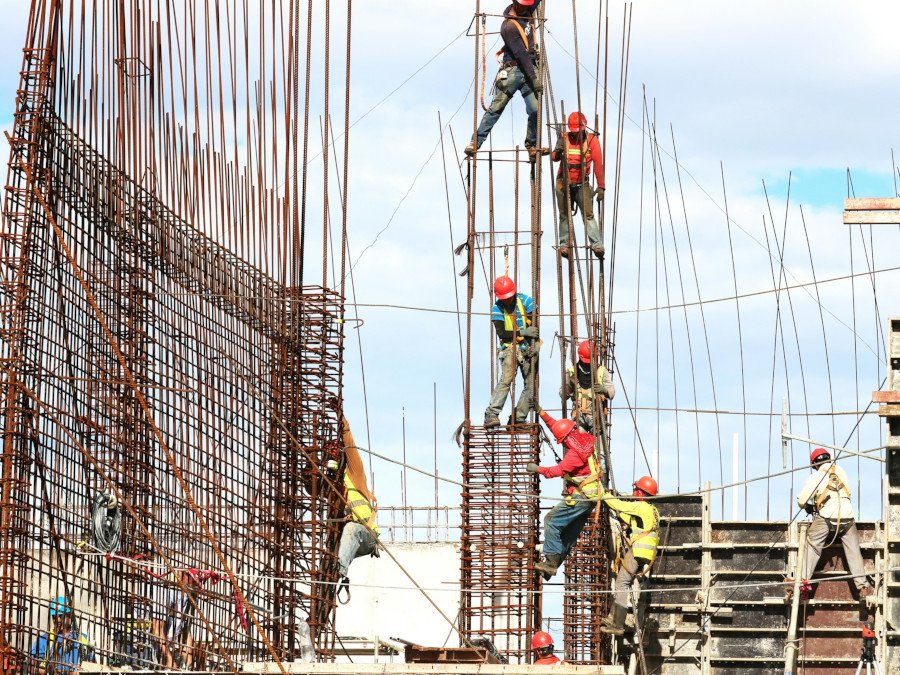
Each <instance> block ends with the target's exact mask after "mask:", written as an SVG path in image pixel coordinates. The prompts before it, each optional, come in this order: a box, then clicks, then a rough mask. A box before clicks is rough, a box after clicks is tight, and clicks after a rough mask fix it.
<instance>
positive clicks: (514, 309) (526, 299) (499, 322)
mask: <svg viewBox="0 0 900 675" xmlns="http://www.w3.org/2000/svg"><path fill="white" fill-rule="evenodd" d="M510 299H511V300H513V301H514V302H513V303H512V305H510V304H502V303H501V302H495V303H494V306H493V307H491V321H492V322H493V324H494V328H495V329H496V331H497V337H498V338H500V342H501V343H502V344H504V345H506V344H509V343H510V342H512V339H513V331H512V325H511V323H512V320H515V322H516V326H517V330H518V332H519V333H521V332H522V329H523V328H525V327H526V326H527V325H529V324H530V323H531V322H532V314H533V313H534V310H535V308H536V305H535V304H534V300H532V299H531V297H530V296H528V295H525V294H524V293H516V297H515V298H510ZM520 302H521V303H522V306H521V307H519V303H520ZM522 309H524V310H525V314H524V316H523V314H522V311H521V310H522ZM507 317H508V318H509V319H510V321H507Z"/></svg>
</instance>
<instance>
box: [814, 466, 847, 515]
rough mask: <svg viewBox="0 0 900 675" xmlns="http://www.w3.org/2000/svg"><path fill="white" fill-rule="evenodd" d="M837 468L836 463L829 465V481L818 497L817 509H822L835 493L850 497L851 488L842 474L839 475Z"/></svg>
mask: <svg viewBox="0 0 900 675" xmlns="http://www.w3.org/2000/svg"><path fill="white" fill-rule="evenodd" d="M836 468H837V467H835V465H834V464H832V465H831V466H830V467H828V483H827V484H826V485H825V489H824V490H822V492H821V493H820V494H819V496H818V497H816V511H820V510H821V509H822V507H823V506H824V505H825V502H827V501H828V500H829V499H831V497H833V496H834V495H838V496H841V495H843V496H844V497H846V498H847V499H849V498H850V490H848V489H847V486H846V485H844V482H843V481H842V480H841V478H840V476H838V475H837V470H836Z"/></svg>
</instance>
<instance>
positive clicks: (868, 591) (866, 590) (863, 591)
mask: <svg viewBox="0 0 900 675" xmlns="http://www.w3.org/2000/svg"><path fill="white" fill-rule="evenodd" d="M856 592H857V593H858V594H859V599H860V600H865V599H866V598H869V597H871V596H873V595H875V589H874V588H873V587H872V586H870V585H869V584H866V585H865V586H863V587H862V588H860V589H858V590H857V591H856Z"/></svg>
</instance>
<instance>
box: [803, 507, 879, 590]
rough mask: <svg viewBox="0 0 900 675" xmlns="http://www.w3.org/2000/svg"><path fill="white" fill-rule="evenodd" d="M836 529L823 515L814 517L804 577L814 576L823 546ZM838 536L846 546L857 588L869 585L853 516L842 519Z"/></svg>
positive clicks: (810, 526)
mask: <svg viewBox="0 0 900 675" xmlns="http://www.w3.org/2000/svg"><path fill="white" fill-rule="evenodd" d="M834 530H835V527H834V524H833V523H831V522H829V521H828V520H826V519H825V518H823V517H822V516H818V515H817V516H816V517H815V518H813V521H812V523H810V525H809V530H808V531H807V533H806V540H807V546H806V573H805V575H804V577H803V578H804V579H811V578H812V575H813V572H815V571H816V565H818V564H819V558H820V557H821V556H822V548H823V547H824V546H825V544H826V543H827V542H830V541H831V538H832V537H834ZM837 538H838V539H840V540H841V545H842V546H843V547H844V556H845V557H846V558H847V567H849V568H850V574H852V575H853V583H855V584H856V588H858V589H859V588H863V587H865V586H868V585H869V581H868V579H867V578H866V568H865V565H864V564H863V559H862V551H860V549H859V537H858V536H857V534H856V522H855V521H854V520H853V519H852V518H850V519H847V520H843V519H842V520H841V525H840V529H839V532H838V535H837Z"/></svg>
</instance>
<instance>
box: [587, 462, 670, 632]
mask: <svg viewBox="0 0 900 675" xmlns="http://www.w3.org/2000/svg"><path fill="white" fill-rule="evenodd" d="M658 490H659V486H658V485H657V484H656V481H655V480H654V479H653V478H651V477H650V476H642V477H641V478H638V479H637V480H636V481H635V483H634V485H633V492H632V495H633V497H634V498H633V499H628V498H624V499H623V498H618V497H616V496H615V495H613V494H612V493H610V492H606V491H604V490H603V487H602V486H601V488H600V501H601V502H602V503H603V504H605V505H606V507H607V508H608V509H609V510H610V511H612V512H613V513H614V514H615V516H616V518H618V519H619V522H620V523H621V525H622V537H621V539H620V540H619V541H617V545H616V562H615V566H616V567H617V568H618V570H617V571H616V584H615V591H616V592H615V596H614V602H615V604H613V606H612V609H610V611H609V614H608V615H607V616H605V617H604V618H603V622H602V626H601V628H600V630H602V631H603V632H604V633H611V634H612V635H621V634H622V633H624V632H625V615H626V614H627V613H628V592H629V591H630V590H631V584H632V582H633V581H634V579H635V577H643V576H644V575H645V574H647V572H649V571H650V567H651V565H653V561H654V560H655V559H656V547H657V546H658V545H659V511H657V510H656V507H655V506H653V504H651V503H650V502H647V501H645V500H646V498H647V497H653V496H656V493H657V492H658ZM633 609H634V612H635V621H639V617H638V611H637V607H634V608H633Z"/></svg>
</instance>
